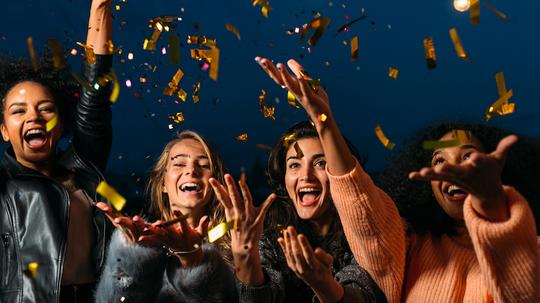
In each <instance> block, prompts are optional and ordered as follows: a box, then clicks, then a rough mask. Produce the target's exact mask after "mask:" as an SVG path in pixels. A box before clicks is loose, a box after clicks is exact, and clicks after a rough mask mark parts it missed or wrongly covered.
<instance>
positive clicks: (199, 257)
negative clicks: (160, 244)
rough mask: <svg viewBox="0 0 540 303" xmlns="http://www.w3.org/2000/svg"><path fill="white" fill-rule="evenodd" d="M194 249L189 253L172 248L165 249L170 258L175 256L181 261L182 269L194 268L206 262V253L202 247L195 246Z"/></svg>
mask: <svg viewBox="0 0 540 303" xmlns="http://www.w3.org/2000/svg"><path fill="white" fill-rule="evenodd" d="M193 247H194V248H193V249H192V250H188V251H180V250H176V249H172V248H170V247H164V248H166V249H167V255H168V256H175V257H176V258H177V259H178V260H179V261H180V264H181V265H182V267H192V266H195V265H198V264H200V263H202V261H203V260H204V253H203V251H202V247H201V245H198V244H195V245H194V246H193Z"/></svg>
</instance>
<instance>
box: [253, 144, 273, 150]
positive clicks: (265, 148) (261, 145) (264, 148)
mask: <svg viewBox="0 0 540 303" xmlns="http://www.w3.org/2000/svg"><path fill="white" fill-rule="evenodd" d="M255 146H256V147H257V148H260V149H262V150H266V151H272V147H271V146H268V145H266V144H262V143H257V144H255Z"/></svg>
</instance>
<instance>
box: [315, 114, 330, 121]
mask: <svg viewBox="0 0 540 303" xmlns="http://www.w3.org/2000/svg"><path fill="white" fill-rule="evenodd" d="M326 119H328V116H327V115H325V114H320V115H318V116H317V120H319V121H321V122H326Z"/></svg>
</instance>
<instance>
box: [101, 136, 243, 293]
mask: <svg viewBox="0 0 540 303" xmlns="http://www.w3.org/2000/svg"><path fill="white" fill-rule="evenodd" d="M211 177H212V178H215V179H217V180H220V181H223V162H222V161H221V158H220V157H219V155H218V153H217V151H216V150H215V149H213V148H212V147H211V146H210V145H209V144H208V142H207V141H206V140H205V139H204V138H203V137H202V136H201V135H199V134H198V133H196V132H193V131H183V132H181V133H179V134H178V135H177V136H176V137H175V138H174V139H172V140H171V141H169V142H168V143H167V144H166V145H165V148H164V149H163V151H162V153H161V155H160V156H159V158H158V159H157V161H156V163H155V165H154V167H153V168H152V171H151V174H150V178H149V181H148V187H147V188H148V196H149V200H150V205H151V207H150V215H151V217H153V218H157V219H158V220H157V221H155V222H153V223H149V222H146V221H145V220H144V219H143V218H141V217H140V216H135V217H133V218H129V217H125V216H122V215H120V214H118V213H114V212H113V210H112V209H111V207H110V206H108V205H107V204H105V203H98V207H99V208H100V209H101V210H102V211H103V212H105V213H107V215H108V216H109V217H110V218H111V219H112V220H113V223H114V224H115V225H116V226H117V227H119V228H118V229H117V230H116V231H115V233H114V234H113V237H112V240H111V243H110V245H109V250H108V254H107V262H106V265H105V270H104V272H103V275H102V278H101V280H100V282H99V285H98V288H97V291H96V301H97V302H118V301H119V300H126V302H232V301H234V299H233V298H234V295H235V294H234V280H233V276H232V271H231V270H230V267H229V265H228V263H227V262H226V261H225V260H226V259H225V258H223V257H222V252H226V251H227V248H228V243H229V242H228V240H227V238H225V239H223V238H222V239H221V240H222V241H221V243H219V244H220V245H218V246H216V245H213V244H208V243H203V238H205V236H206V232H207V227H208V224H209V223H208V221H209V220H208V219H209V217H211V223H210V225H211V226H212V225H215V224H216V223H220V222H221V221H222V220H223V207H221V205H220V203H219V202H218V201H217V200H216V198H215V195H214V193H213V191H212V188H211V186H210V184H209V179H210V178H211ZM179 217H183V218H179ZM180 219H181V220H180ZM171 220H177V222H176V223H175V224H168V223H166V222H171ZM178 220H179V221H178ZM220 246H221V247H220ZM209 286H211V287H209ZM122 298H124V299H122Z"/></svg>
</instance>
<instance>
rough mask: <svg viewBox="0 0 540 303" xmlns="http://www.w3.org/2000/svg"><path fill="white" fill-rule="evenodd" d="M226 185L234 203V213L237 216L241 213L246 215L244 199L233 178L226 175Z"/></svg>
mask: <svg viewBox="0 0 540 303" xmlns="http://www.w3.org/2000/svg"><path fill="white" fill-rule="evenodd" d="M225 183H226V184H227V190H228V191H229V197H230V199H231V201H232V205H233V207H234V211H235V213H236V215H237V216H239V215H240V213H242V214H243V213H244V203H243V201H242V198H241V197H240V193H239V192H238V188H237V187H236V184H235V183H234V179H233V177H232V176H231V175H229V174H226V175H225Z"/></svg>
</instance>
